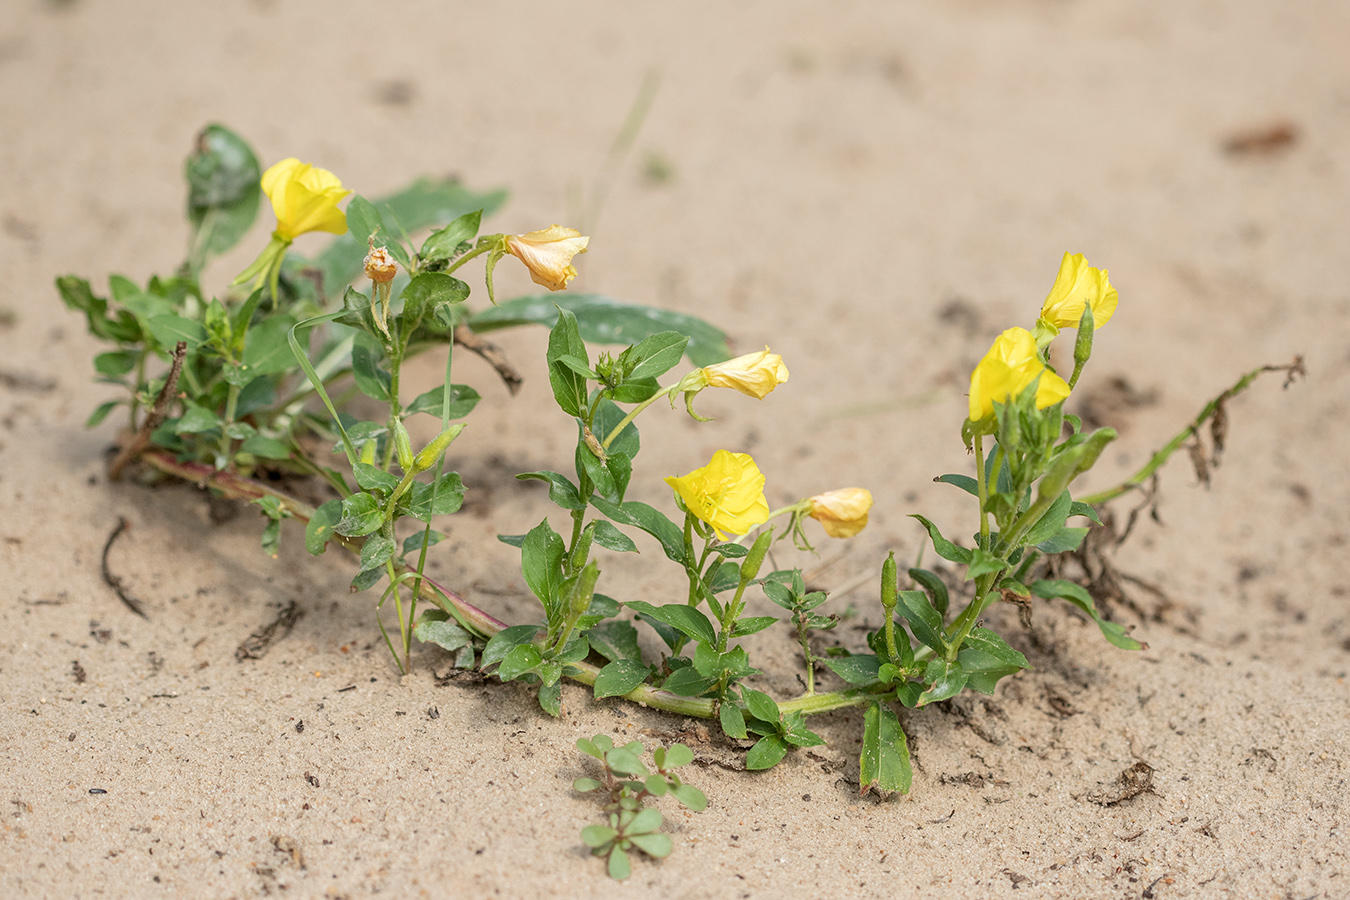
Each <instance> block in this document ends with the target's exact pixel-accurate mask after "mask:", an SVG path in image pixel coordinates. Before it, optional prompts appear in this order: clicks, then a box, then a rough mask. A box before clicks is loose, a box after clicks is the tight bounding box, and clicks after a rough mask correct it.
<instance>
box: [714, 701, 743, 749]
mask: <svg viewBox="0 0 1350 900" xmlns="http://www.w3.org/2000/svg"><path fill="white" fill-rule="evenodd" d="M718 718H719V719H720V720H721V723H722V732H723V733H724V734H725V735H726V736H727V737H733V738H736V739H738V740H742V741H743V740H745V739H746V737H748V734H747V733H746V730H745V714H744V713H742V712H741V708H740V707H739V706H737V705H736V704H735V703H732V702H731V701H730V700H724V701H723V702H722V706H721V709H720V710H719V711H718Z"/></svg>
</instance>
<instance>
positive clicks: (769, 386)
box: [702, 347, 788, 400]
mask: <svg viewBox="0 0 1350 900" xmlns="http://www.w3.org/2000/svg"><path fill="white" fill-rule="evenodd" d="M702 372H703V377H704V378H706V379H707V383H708V385H709V386H711V387H722V388H733V389H734V390H738V391H740V392H741V393H742V394H745V395H746V396H747V397H754V398H755V399H757V400H763V399H764V398H765V397H766V396H768V394H769V392H770V391H772V390H773V389H774V388H776V387H778V386H779V385H780V384H782V383H783V382H785V381H787V380H788V370H787V366H785V365H783V357H781V356H779V355H778V354H777V353H770V352H769V348H768V347H765V348H764V349H763V350H762V351H761V352H759V353H747V354H746V355H745V356H738V357H736V358H735V359H729V360H727V361H726V362H720V363H717V364H716V365H711V366H704V367H703V369H702Z"/></svg>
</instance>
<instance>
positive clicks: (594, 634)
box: [586, 621, 642, 663]
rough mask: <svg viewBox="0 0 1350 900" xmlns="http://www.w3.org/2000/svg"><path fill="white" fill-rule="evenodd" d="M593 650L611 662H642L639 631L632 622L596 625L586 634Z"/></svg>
mask: <svg viewBox="0 0 1350 900" xmlns="http://www.w3.org/2000/svg"><path fill="white" fill-rule="evenodd" d="M586 639H587V640H588V641H590V644H591V649H592V650H594V651H595V652H596V653H599V654H600V655H601V656H603V657H604V658H605V659H607V660H609V661H610V662H614V661H615V660H620V659H627V660H633V661H635V662H639V663H640V662H642V650H641V649H640V648H639V647H638V635H637V629H636V628H634V627H633V624H632V623H631V622H623V621H614V622H604V623H602V624H600V625H596V626H595V627H594V628H592V629H591V630H590V631H587V632H586Z"/></svg>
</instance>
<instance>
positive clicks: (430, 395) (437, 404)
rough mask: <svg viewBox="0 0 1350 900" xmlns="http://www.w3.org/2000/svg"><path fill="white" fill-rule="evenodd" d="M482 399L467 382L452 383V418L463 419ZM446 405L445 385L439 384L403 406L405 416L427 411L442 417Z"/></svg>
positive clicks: (429, 413)
mask: <svg viewBox="0 0 1350 900" xmlns="http://www.w3.org/2000/svg"><path fill="white" fill-rule="evenodd" d="M480 399H482V398H481V397H480V396H479V394H478V392H477V391H475V390H474V389H473V388H471V387H469V386H468V385H467V384H452V385H451V386H450V418H451V419H462V418H464V417H465V416H467V415H468V414H469V413H471V412H473V408H474V407H475V406H477V405H478V401H479V400H480ZM444 405H445V385H443V384H441V385H437V386H436V387H434V388H432V389H431V390H429V391H427V392H426V393H425V394H419V395H418V396H417V399H415V400H413V402H411V403H409V404H408V405H407V406H406V407H404V408H403V414H404V415H405V416H411V415H413V414H414V413H427V414H428V415H431V416H435V417H436V418H438V419H439V418H440V417H441V413H442V412H443V407H444Z"/></svg>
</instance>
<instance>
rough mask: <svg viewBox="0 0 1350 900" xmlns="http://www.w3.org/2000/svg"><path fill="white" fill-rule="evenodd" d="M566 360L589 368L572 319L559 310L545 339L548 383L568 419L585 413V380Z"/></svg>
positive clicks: (574, 318)
mask: <svg viewBox="0 0 1350 900" xmlns="http://www.w3.org/2000/svg"><path fill="white" fill-rule="evenodd" d="M470 321H472V320H470ZM568 356H570V357H574V358H576V359H580V360H586V361H587V365H589V357H588V356H587V355H586V344H585V342H583V341H582V339H581V332H580V331H579V330H578V328H577V319H576V316H574V315H572V314H571V313H570V312H567V311H566V310H563V311H562V313H561V314H560V315H559V316H558V317H557V323H556V324H555V325H554V326H553V329H552V330H551V331H550V332H549V335H548V353H547V359H548V382H549V385H550V386H552V388H553V399H555V400H556V401H558V406H559V407H561V408H562V411H563V412H565V413H567V414H568V415H569V416H581V415H582V414H583V412H584V411H585V409H586V399H587V393H588V391H587V388H586V377H585V376H584V375H578V374H577V373H576V372H574V371H572V369H570V368H568V367H567V366H566V365H563V363H562V362H561V360H562V359H563V357H568Z"/></svg>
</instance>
